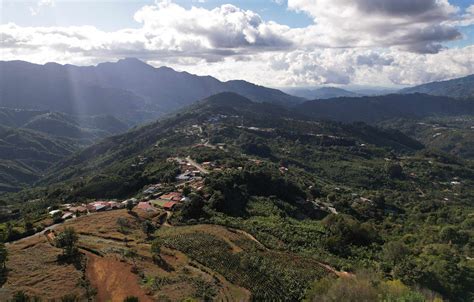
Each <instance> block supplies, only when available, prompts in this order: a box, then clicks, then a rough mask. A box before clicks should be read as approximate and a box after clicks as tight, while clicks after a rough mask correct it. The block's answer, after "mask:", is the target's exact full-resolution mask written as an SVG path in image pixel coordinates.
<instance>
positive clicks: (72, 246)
mask: <svg viewBox="0 0 474 302" xmlns="http://www.w3.org/2000/svg"><path fill="white" fill-rule="evenodd" d="M78 239H79V237H78V235H77V233H76V231H75V230H74V228H70V227H67V228H65V229H64V231H63V232H61V233H60V234H59V235H58V236H57V237H56V239H55V241H56V246H57V247H59V248H61V249H62V250H63V257H64V259H74V258H75V257H77V255H78V254H79V249H78V248H77V241H78Z"/></svg>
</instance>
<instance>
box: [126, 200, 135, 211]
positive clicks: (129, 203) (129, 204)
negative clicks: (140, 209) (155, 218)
mask: <svg viewBox="0 0 474 302" xmlns="http://www.w3.org/2000/svg"><path fill="white" fill-rule="evenodd" d="M133 206H134V205H133V201H131V200H129V201H127V211H128V212H129V213H130V212H131V211H132V210H133Z"/></svg>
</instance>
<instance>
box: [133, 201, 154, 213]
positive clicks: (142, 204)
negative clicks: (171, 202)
mask: <svg viewBox="0 0 474 302" xmlns="http://www.w3.org/2000/svg"><path fill="white" fill-rule="evenodd" d="M137 209H140V210H143V211H147V212H151V211H155V208H154V207H153V206H152V205H151V204H150V203H149V202H146V201H141V202H139V203H138V205H137Z"/></svg>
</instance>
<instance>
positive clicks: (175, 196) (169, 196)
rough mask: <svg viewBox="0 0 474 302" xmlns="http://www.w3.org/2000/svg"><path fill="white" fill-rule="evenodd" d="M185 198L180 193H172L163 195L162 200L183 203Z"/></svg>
mask: <svg viewBox="0 0 474 302" xmlns="http://www.w3.org/2000/svg"><path fill="white" fill-rule="evenodd" d="M181 198H183V196H182V195H181V193H179V192H170V193H168V194H164V195H161V197H160V199H164V200H170V201H181Z"/></svg>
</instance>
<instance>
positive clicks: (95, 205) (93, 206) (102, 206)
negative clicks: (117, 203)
mask: <svg viewBox="0 0 474 302" xmlns="http://www.w3.org/2000/svg"><path fill="white" fill-rule="evenodd" d="M87 209H88V210H89V211H91V212H101V211H106V210H109V209H110V204H109V203H108V202H107V201H95V202H91V203H89V204H88V205H87Z"/></svg>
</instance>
